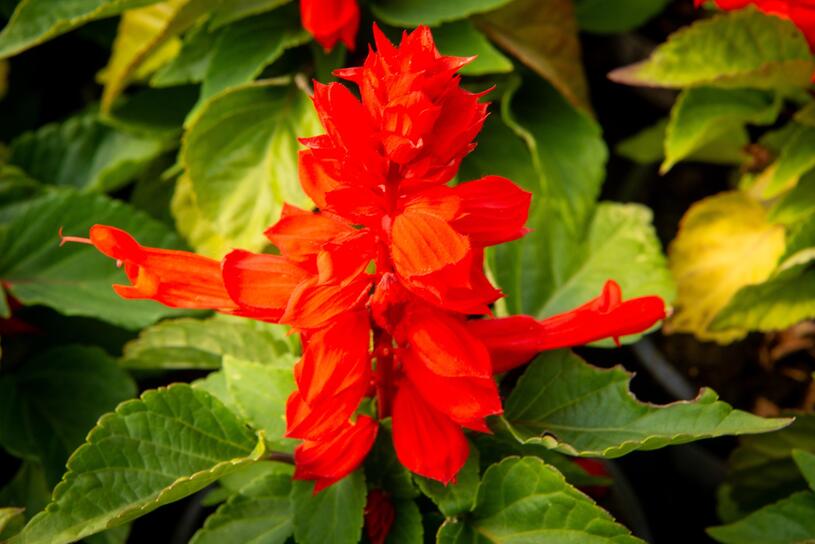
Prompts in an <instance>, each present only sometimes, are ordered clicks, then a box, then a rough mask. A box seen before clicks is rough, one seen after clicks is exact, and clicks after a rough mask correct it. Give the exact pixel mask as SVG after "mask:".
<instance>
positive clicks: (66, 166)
mask: <svg viewBox="0 0 815 544" xmlns="http://www.w3.org/2000/svg"><path fill="white" fill-rule="evenodd" d="M167 147H168V142H167V140H166V139H159V138H155V137H150V136H138V135H134V134H129V133H127V132H123V131H121V130H117V129H115V128H112V127H109V126H106V125H104V124H102V123H101V122H100V121H99V119H98V117H97V114H96V113H93V112H88V113H83V114H80V115H77V116H74V117H70V118H68V119H67V120H66V121H64V122H62V123H54V124H50V125H45V126H43V127H42V128H39V129H37V130H36V131H35V132H28V133H26V134H23V135H22V136H20V137H19V138H17V139H16V140H14V141H13V142H12V143H11V156H10V157H9V162H11V163H12V164H16V165H17V166H19V167H21V168H23V169H24V170H25V171H26V172H27V173H28V174H29V175H31V176H33V177H34V178H36V179H38V180H40V181H42V182H44V183H49V184H53V185H64V186H69V187H76V188H78V189H83V190H85V191H103V192H107V191H113V190H116V189H118V188H120V187H122V186H123V185H125V184H127V183H128V182H130V181H132V180H133V179H134V178H135V177H136V176H138V175H139V174H140V173H141V172H143V171H144V170H145V169H146V168H147V167H148V166H149V164H150V163H151V162H152V161H153V160H155V159H156V157H158V156H159V155H160V154H161V153H163V152H164V151H166V150H167Z"/></svg>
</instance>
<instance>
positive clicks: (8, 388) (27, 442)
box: [0, 346, 136, 485]
mask: <svg viewBox="0 0 815 544" xmlns="http://www.w3.org/2000/svg"><path fill="white" fill-rule="evenodd" d="M135 395H136V384H135V383H133V380H132V379H131V378H130V377H129V376H128V375H127V374H126V373H125V372H124V371H122V370H121V369H120V368H119V367H118V366H117V365H116V361H114V360H113V359H112V358H110V357H109V356H108V355H106V354H105V352H103V351H102V350H101V349H99V348H85V347H78V346H68V347H59V348H54V349H51V350H48V351H46V352H44V353H43V354H42V355H39V356H37V357H35V358H33V359H32V360H30V361H27V362H26V363H25V364H24V365H22V367H20V368H19V370H17V371H16V372H13V373H9V374H3V375H0V444H2V445H3V447H4V448H6V449H7V450H8V451H10V452H12V453H13V454H14V455H17V456H18V457H25V458H27V459H32V460H38V461H40V462H41V463H43V466H44V467H45V469H46V475H47V477H48V480H49V481H50V482H51V484H52V485H54V484H56V483H57V482H58V481H59V477H60V476H61V475H62V472H63V469H64V467H65V461H66V460H67V459H68V455H70V453H71V452H73V451H74V450H75V449H76V448H77V447H79V445H80V444H82V442H83V441H84V439H85V436H86V435H87V434H88V431H90V430H91V429H92V428H93V426H94V424H95V423H96V420H97V419H99V416H101V415H102V414H104V413H105V412H109V411H111V410H113V409H114V408H115V407H116V405H117V404H119V403H120V402H122V401H124V400H126V399H129V398H132V397H133V396H135Z"/></svg>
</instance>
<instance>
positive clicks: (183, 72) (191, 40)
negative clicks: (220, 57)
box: [150, 24, 220, 87]
mask: <svg viewBox="0 0 815 544" xmlns="http://www.w3.org/2000/svg"><path fill="white" fill-rule="evenodd" d="M219 34H220V31H213V30H212V29H211V28H210V27H209V26H208V25H206V24H202V25H198V26H196V27H194V28H192V29H191V30H189V31H188V32H186V33H185V34H184V38H183V41H182V43H181V49H180V50H179V52H178V54H177V55H176V56H175V57H173V58H172V59H171V60H170V61H169V62H167V63H166V64H164V65H163V66H161V67H160V68H159V69H158V70H156V72H155V73H154V74H153V77H151V78H150V85H151V86H153V87H171V86H173V85H185V84H188V83H200V82H201V81H203V80H204V76H205V75H206V73H207V68H208V67H209V63H210V62H211V60H212V55H213V53H214V52H215V48H214V47H212V44H213V43H215V41H216V40H217V39H218V35H219Z"/></svg>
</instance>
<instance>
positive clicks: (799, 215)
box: [768, 172, 815, 225]
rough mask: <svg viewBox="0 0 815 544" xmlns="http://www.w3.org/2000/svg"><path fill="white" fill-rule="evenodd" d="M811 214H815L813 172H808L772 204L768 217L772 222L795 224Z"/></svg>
mask: <svg viewBox="0 0 815 544" xmlns="http://www.w3.org/2000/svg"><path fill="white" fill-rule="evenodd" d="M813 214H815V172H810V173H809V174H807V175H804V176H803V177H802V178H801V180H800V181H799V182H798V184H797V185H796V186H795V187H794V188H792V189H791V190H790V191H788V192H786V193H785V194H784V195H783V196H782V197H781V198H779V199H778V200H777V201H776V202H775V203H774V204H773V206H772V207H771V208H770V212H769V217H768V218H769V220H770V221H772V222H774V223H784V224H785V225H796V224H798V223H800V221H802V220H805V219H808V218H809V217H811V216H812V215H813Z"/></svg>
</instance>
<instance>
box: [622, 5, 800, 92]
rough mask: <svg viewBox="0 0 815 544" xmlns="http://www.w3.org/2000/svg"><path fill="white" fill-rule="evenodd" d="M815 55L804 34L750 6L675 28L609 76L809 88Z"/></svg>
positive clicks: (648, 82)
mask: <svg viewBox="0 0 815 544" xmlns="http://www.w3.org/2000/svg"><path fill="white" fill-rule="evenodd" d="M813 71H815V60H813V58H812V54H811V53H810V50H809V45H808V44H807V41H806V39H805V38H804V36H803V34H802V33H801V32H800V31H799V30H798V29H797V28H796V27H795V25H794V24H793V23H792V22H790V21H788V20H786V19H782V18H780V17H775V16H773V15H765V14H763V13H761V12H759V11H757V10H756V9H754V8H753V7H752V6H750V7H748V8H745V9H741V10H735V11H730V12H727V13H722V14H719V15H716V16H714V17H711V18H710V19H705V20H701V21H698V22H696V23H694V24H693V25H691V26H690V27H688V28H685V29H682V30H680V31H678V32H676V33H674V34H673V35H672V36H671V37H670V38H669V39H668V41H667V42H666V43H664V44H662V45H661V46H659V47H658V48H657V49H656V51H654V53H653V54H652V55H651V56H650V57H649V58H648V59H647V60H645V61H643V62H640V63H637V64H633V65H631V66H626V67H624V68H619V69H617V70H614V71H613V72H611V74H609V77H610V78H611V79H612V80H614V81H616V82H619V83H624V84H628V85H643V86H648V87H670V88H685V87H694V86H698V85H709V86H715V87H754V88H758V89H789V88H793V87H808V86H809V83H810V78H811V76H812V73H813Z"/></svg>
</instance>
